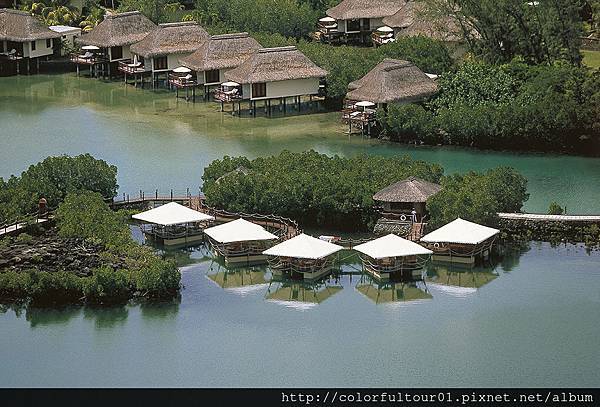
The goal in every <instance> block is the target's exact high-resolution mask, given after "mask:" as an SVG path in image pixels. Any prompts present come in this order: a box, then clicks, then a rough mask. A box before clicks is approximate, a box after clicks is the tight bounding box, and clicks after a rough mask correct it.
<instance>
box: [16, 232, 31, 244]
mask: <svg viewBox="0 0 600 407" xmlns="http://www.w3.org/2000/svg"><path fill="white" fill-rule="evenodd" d="M15 242H17V243H24V244H30V243H32V242H33V237H31V236H30V235H28V234H27V233H21V234H20V235H18V236H17V237H16V238H15Z"/></svg>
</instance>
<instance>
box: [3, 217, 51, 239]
mask: <svg viewBox="0 0 600 407" xmlns="http://www.w3.org/2000/svg"><path fill="white" fill-rule="evenodd" d="M47 221H48V219H36V220H35V223H37V224H41V223H44V222H47ZM30 224H31V223H27V222H20V223H13V224H12V225H6V226H2V228H1V229H0V237H3V236H10V235H13V234H18V233H19V231H22V230H23V229H26V228H27V227H28V226H29V225H30Z"/></svg>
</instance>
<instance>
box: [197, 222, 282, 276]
mask: <svg viewBox="0 0 600 407" xmlns="http://www.w3.org/2000/svg"><path fill="white" fill-rule="evenodd" d="M204 233H205V234H206V236H208V237H209V242H210V245H211V247H212V248H213V250H214V252H215V254H216V255H218V256H223V257H224V258H225V263H226V264H232V265H236V264H237V265H250V264H261V263H266V262H267V256H265V255H264V254H263V251H265V250H266V249H268V248H269V247H271V246H273V244H274V243H275V241H276V240H277V239H278V237H277V236H276V235H274V234H272V233H271V232H269V231H267V230H266V229H265V228H263V227H262V226H260V225H257V224H255V223H252V222H248V221H247V220H244V219H236V220H234V221H231V222H227V223H223V224H221V225H218V226H213V227H211V228H208V229H205V230H204Z"/></svg>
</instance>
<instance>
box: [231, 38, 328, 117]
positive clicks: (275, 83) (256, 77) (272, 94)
mask: <svg viewBox="0 0 600 407" xmlns="http://www.w3.org/2000/svg"><path fill="white" fill-rule="evenodd" d="M326 75H327V71H325V70H324V69H322V68H319V67H318V66H317V65H315V64H314V62H312V61H311V60H310V59H309V58H308V57H307V56H306V55H304V54H303V53H301V52H300V51H298V50H297V49H296V47H279V48H262V49H259V50H258V51H257V52H255V53H254V54H252V55H251V56H250V57H249V58H247V59H246V60H245V61H244V62H242V63H241V64H240V65H239V66H238V67H237V68H234V69H232V70H230V71H227V72H225V79H226V80H227V81H232V82H235V83H237V84H240V85H241V86H240V90H239V93H240V94H241V99H242V100H249V101H250V103H251V105H252V106H253V107H252V111H253V113H254V114H256V101H257V100H262V101H264V103H265V106H267V104H268V105H269V107H270V103H271V100H273V99H278V100H280V103H282V104H283V106H284V109H285V106H286V105H285V104H286V100H287V99H288V98H291V97H293V98H294V100H295V102H296V103H297V104H298V106H300V100H301V96H311V97H312V96H313V95H318V94H319V91H320V80H321V78H323V77H324V76H326ZM269 112H270V109H269Z"/></svg>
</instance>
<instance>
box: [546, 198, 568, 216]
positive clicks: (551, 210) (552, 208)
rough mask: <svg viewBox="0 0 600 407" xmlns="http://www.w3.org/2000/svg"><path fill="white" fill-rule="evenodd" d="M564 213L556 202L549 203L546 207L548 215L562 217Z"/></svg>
mask: <svg viewBox="0 0 600 407" xmlns="http://www.w3.org/2000/svg"><path fill="white" fill-rule="evenodd" d="M564 212H565V210H564V209H563V207H562V206H560V205H559V204H558V202H554V201H553V202H550V205H549V206H548V215H562V214H563V213H564Z"/></svg>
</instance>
